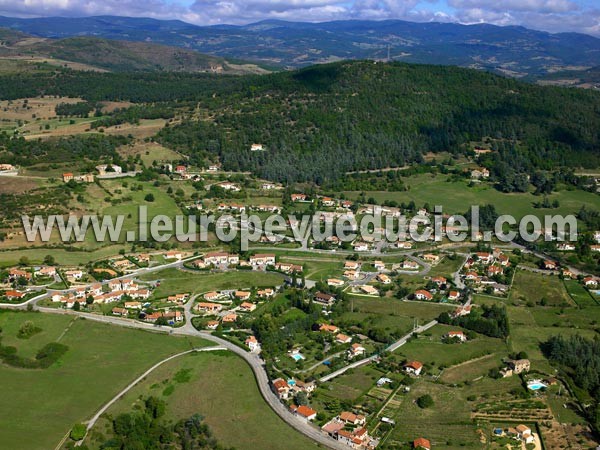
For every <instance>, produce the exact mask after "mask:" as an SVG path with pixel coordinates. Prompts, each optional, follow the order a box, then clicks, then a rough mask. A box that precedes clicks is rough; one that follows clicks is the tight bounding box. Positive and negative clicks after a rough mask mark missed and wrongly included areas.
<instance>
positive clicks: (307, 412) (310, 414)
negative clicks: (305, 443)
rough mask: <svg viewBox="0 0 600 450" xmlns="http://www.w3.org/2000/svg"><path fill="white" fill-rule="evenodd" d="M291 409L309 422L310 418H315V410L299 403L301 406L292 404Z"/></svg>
mask: <svg viewBox="0 0 600 450" xmlns="http://www.w3.org/2000/svg"><path fill="white" fill-rule="evenodd" d="M290 409H291V411H292V412H293V413H294V414H295V415H296V416H298V417H300V418H302V419H304V420H306V421H307V422H310V421H312V420H315V419H316V418H317V412H316V411H315V410H314V409H312V408H310V407H308V406H305V405H301V406H296V405H292V406H291V407H290Z"/></svg>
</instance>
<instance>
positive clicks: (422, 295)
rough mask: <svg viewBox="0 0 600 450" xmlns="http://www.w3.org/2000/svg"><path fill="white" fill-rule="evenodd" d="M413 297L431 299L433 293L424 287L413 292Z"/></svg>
mask: <svg viewBox="0 0 600 450" xmlns="http://www.w3.org/2000/svg"><path fill="white" fill-rule="evenodd" d="M415 298H416V299H417V300H433V295H431V293H430V292H428V291H426V290H424V289H419V290H418V291H417V292H415Z"/></svg>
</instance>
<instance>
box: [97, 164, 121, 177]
mask: <svg viewBox="0 0 600 450" xmlns="http://www.w3.org/2000/svg"><path fill="white" fill-rule="evenodd" d="M96 170H97V171H98V173H99V174H100V175H106V174H107V173H108V172H112V173H123V168H122V167H121V166H117V165H116V164H100V165H99V166H96Z"/></svg>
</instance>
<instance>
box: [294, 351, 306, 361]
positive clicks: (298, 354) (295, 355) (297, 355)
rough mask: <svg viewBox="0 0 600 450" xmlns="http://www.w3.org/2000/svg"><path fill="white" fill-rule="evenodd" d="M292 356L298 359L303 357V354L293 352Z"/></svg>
mask: <svg viewBox="0 0 600 450" xmlns="http://www.w3.org/2000/svg"><path fill="white" fill-rule="evenodd" d="M292 358H294V359H295V360H296V361H300V360H301V359H304V355H302V354H301V353H294V354H293V355H292Z"/></svg>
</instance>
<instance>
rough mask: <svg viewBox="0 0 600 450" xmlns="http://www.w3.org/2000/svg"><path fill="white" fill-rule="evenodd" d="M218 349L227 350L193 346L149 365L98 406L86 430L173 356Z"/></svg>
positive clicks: (217, 348)
mask: <svg viewBox="0 0 600 450" xmlns="http://www.w3.org/2000/svg"><path fill="white" fill-rule="evenodd" d="M219 350H227V349H226V348H225V347H220V346H217V347H201V348H194V349H192V350H188V351H186V352H181V353H177V354H176V355H172V356H169V357H168V358H165V359H163V360H162V361H159V362H157V363H156V364H154V365H153V366H152V367H150V368H149V369H148V370H146V371H145V372H144V373H143V374H141V375H140V376H139V377H137V378H136V379H135V380H134V381H132V382H131V383H130V384H129V385H128V386H127V387H126V388H124V389H123V390H122V391H121V392H119V393H118V394H117V395H115V396H114V397H113V398H112V400H110V401H109V402H108V403H107V404H106V405H104V406H103V407H102V408H100V410H99V411H98V412H97V413H96V414H95V415H94V417H92V418H91V419H90V420H89V421H88V423H87V430H88V431H89V430H91V429H92V428H93V427H94V425H95V424H96V422H97V421H98V419H99V418H100V416H101V415H102V414H104V413H105V412H106V411H107V410H108V408H110V407H111V406H112V405H113V403H115V402H116V401H117V400H119V399H120V398H121V397H122V396H123V395H125V394H126V393H127V392H128V391H129V390H130V389H131V388H133V387H134V386H135V385H136V384H138V383H139V382H140V381H142V380H143V379H144V378H146V377H147V376H148V375H150V373H152V372H153V371H154V370H156V369H157V368H158V367H160V366H162V365H163V364H164V363H166V362H169V361H171V360H173V359H175V358H179V357H180V356H183V355H189V354H190V353H197V352H214V351H219Z"/></svg>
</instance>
